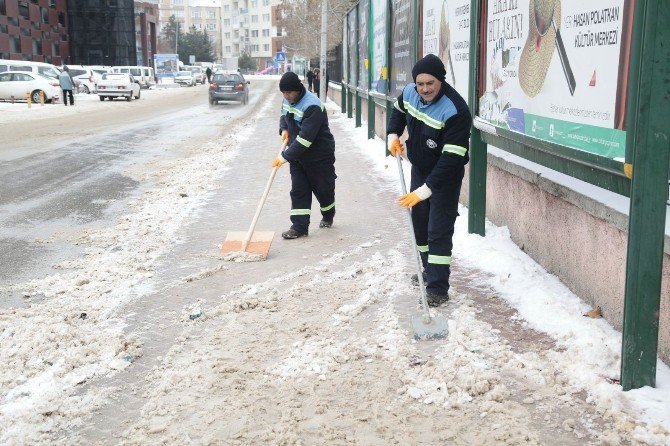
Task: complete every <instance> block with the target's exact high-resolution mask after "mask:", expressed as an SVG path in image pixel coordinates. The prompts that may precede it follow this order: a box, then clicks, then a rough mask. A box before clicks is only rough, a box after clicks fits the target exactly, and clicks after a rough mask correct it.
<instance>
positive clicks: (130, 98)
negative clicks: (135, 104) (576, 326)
mask: <svg viewBox="0 0 670 446" xmlns="http://www.w3.org/2000/svg"><path fill="white" fill-rule="evenodd" d="M132 100H133V94H132V93H130V96H126V101H128V102H130V101H132Z"/></svg>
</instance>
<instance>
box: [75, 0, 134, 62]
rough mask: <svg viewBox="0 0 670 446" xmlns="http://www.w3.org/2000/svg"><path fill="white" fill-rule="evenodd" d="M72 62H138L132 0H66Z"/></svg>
mask: <svg viewBox="0 0 670 446" xmlns="http://www.w3.org/2000/svg"><path fill="white" fill-rule="evenodd" d="M67 11H68V21H69V30H70V51H71V55H70V59H71V60H70V63H72V64H76V65H136V64H137V52H136V43H135V14H134V2H133V0H67Z"/></svg>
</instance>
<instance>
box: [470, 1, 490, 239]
mask: <svg viewBox="0 0 670 446" xmlns="http://www.w3.org/2000/svg"><path fill="white" fill-rule="evenodd" d="M481 6H482V0H475V1H473V2H472V3H471V4H470V83H469V98H468V105H469V106H470V112H471V113H472V116H473V117H475V116H477V113H478V111H479V63H480V60H479V21H480V17H481V11H482V10H481ZM487 156H488V145H487V144H486V143H484V141H482V135H481V131H480V130H479V129H477V128H475V127H472V134H471V136H470V176H469V185H470V194H469V203H470V204H469V211H468V232H469V233H471V234H479V235H481V236H484V235H486V225H485V219H486V165H487V162H486V161H487Z"/></svg>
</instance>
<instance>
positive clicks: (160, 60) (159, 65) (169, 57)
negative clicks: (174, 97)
mask: <svg viewBox="0 0 670 446" xmlns="http://www.w3.org/2000/svg"><path fill="white" fill-rule="evenodd" d="M154 66H155V67H156V77H157V78H158V79H160V81H159V82H162V80H163V79H165V78H169V79H174V77H175V76H176V75H177V71H179V55H178V54H154Z"/></svg>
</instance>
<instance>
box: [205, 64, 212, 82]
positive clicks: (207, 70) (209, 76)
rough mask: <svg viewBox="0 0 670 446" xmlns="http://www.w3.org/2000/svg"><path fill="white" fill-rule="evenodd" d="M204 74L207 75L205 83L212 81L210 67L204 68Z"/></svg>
mask: <svg viewBox="0 0 670 446" xmlns="http://www.w3.org/2000/svg"><path fill="white" fill-rule="evenodd" d="M205 75H206V76H207V83H208V84H209V83H210V82H212V69H211V68H209V67H207V69H206V70H205Z"/></svg>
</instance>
